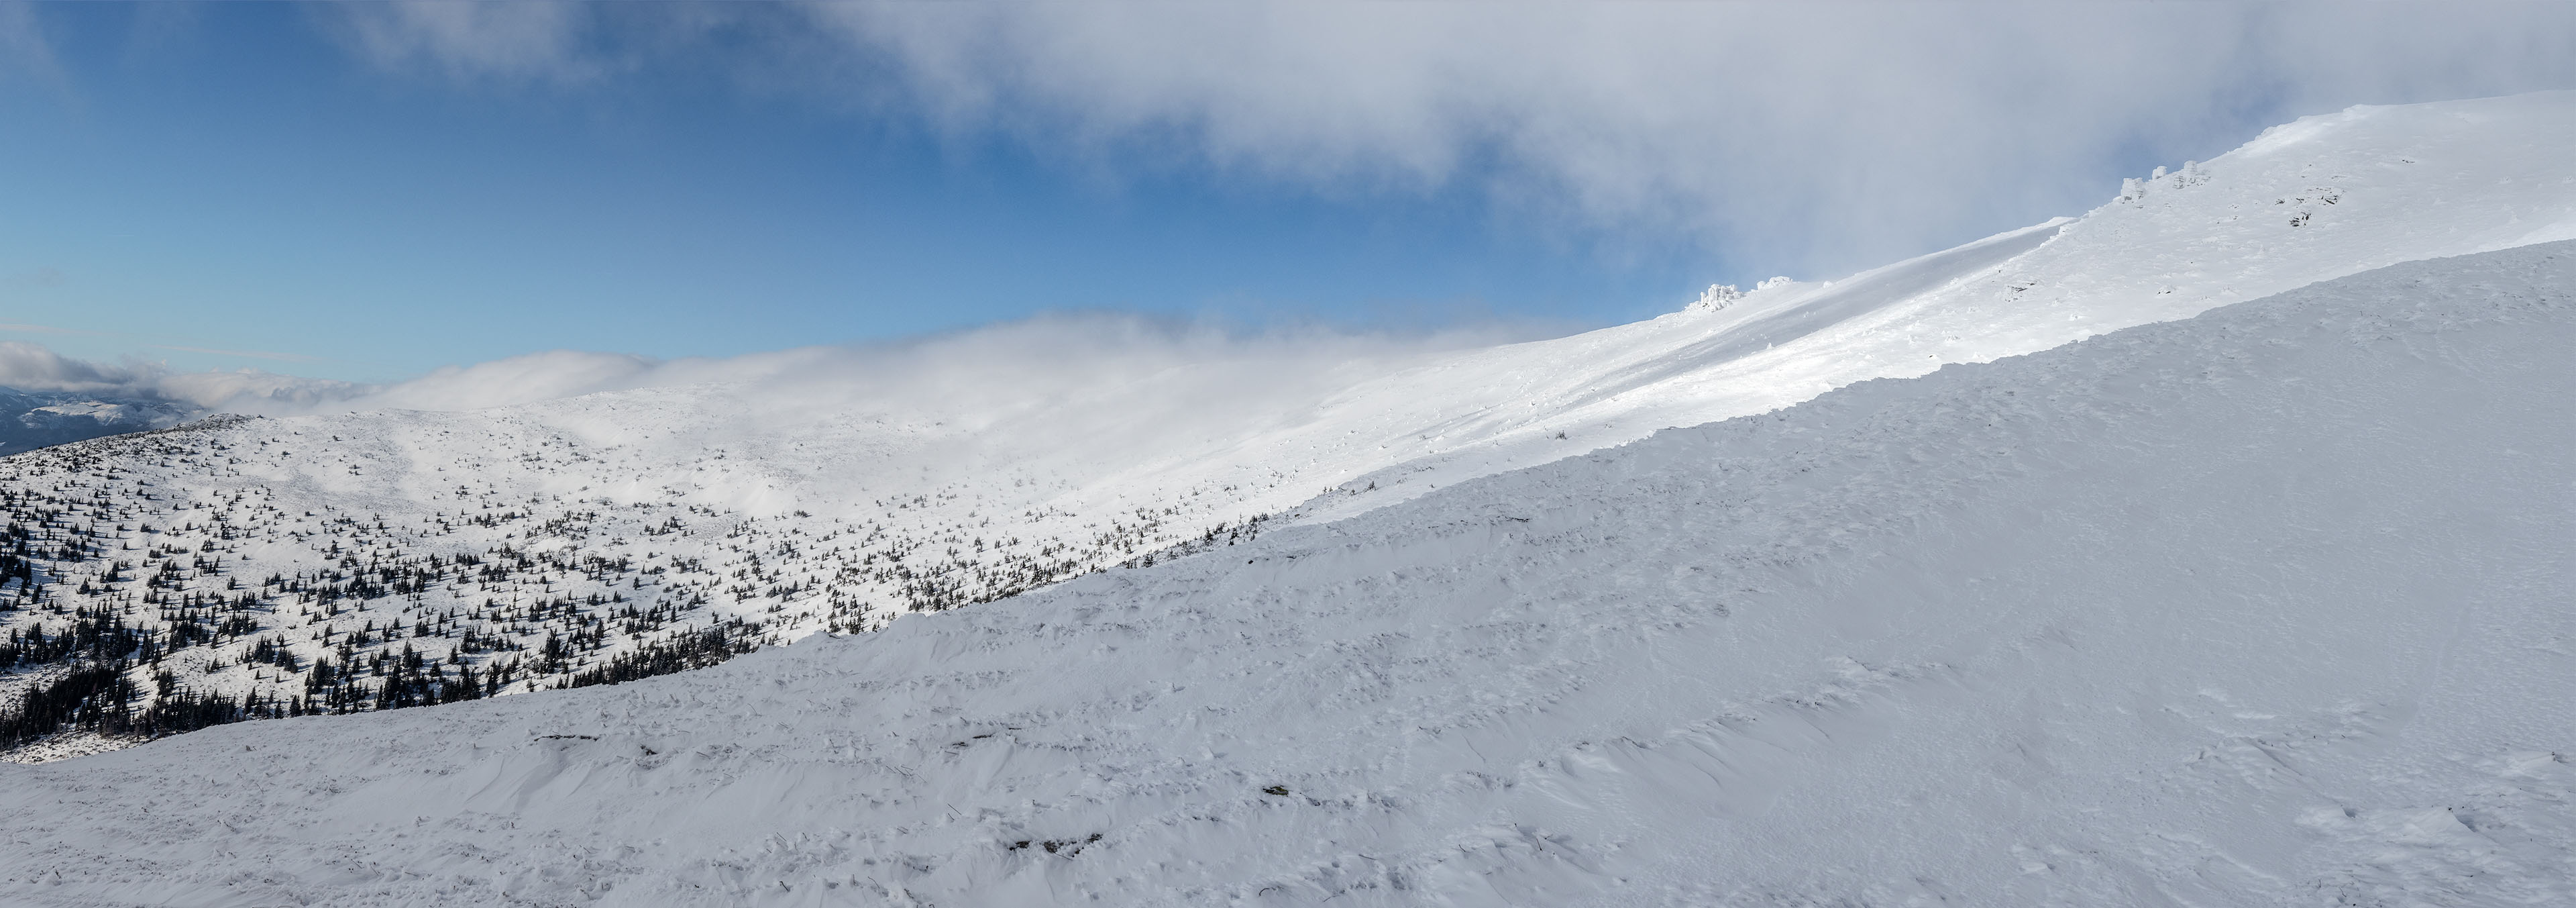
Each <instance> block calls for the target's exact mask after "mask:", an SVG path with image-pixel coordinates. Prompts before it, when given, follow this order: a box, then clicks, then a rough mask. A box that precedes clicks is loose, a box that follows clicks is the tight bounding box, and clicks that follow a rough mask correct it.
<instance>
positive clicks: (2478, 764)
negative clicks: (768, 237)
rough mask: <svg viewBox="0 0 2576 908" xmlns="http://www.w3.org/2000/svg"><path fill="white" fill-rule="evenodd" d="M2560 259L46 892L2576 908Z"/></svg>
mask: <svg viewBox="0 0 2576 908" xmlns="http://www.w3.org/2000/svg"><path fill="white" fill-rule="evenodd" d="M2570 288H2576V243H2556V244H2550V245H2546V246H2538V247H2532V248H2526V249H2517V250H2510V251H2505V252H2497V253H2490V254H2484V255H2478V256H2472V257H2466V258H2457V259H2445V260H2437V261H2427V262H2416V263H2409V264H2403V265H2398V266H2395V267H2390V268H2386V269H2382V270H2378V271H2374V272H2371V273H2368V274H2364V275H2360V276H2357V277H2352V278H2347V279H2343V280H2338V281H2335V282H2331V283H2327V284H2322V285H2318V286H2314V287H2309V288H2305V289H2301V290H2297V291H2293V292H2290V293H2286V294H2282V295H2279V296H2277V297H2274V298H2271V299H2267V300H2263V301H2260V302H2255V303H2248V304H2244V305H2237V306H2231V307H2228V308H2225V309H2222V310H2219V311H2216V312H2213V313H2210V314H2207V315H2203V316H2201V317H2199V318H2196V319H2192V320H2188V321H2181V322H2172V323H2165V324H2158V325H2152V326H2146V327H2141V328H2135V329H2130V330H2126V331H2122V332H2118V333H2114V334H2110V335H2107V336H2103V337H2097V338H2094V339H2092V340H2089V341H2087V342H2084V343H2081V344H2076V345H2072V346H2068V347H2063V348H2059V349H2055V350H2050V351H2047V352H2043V353H2038V354H2033V355H2028V356H2021V357H2016V358H2012V359H2008V360H2005V361H2001V362H1996V363H1991V364H1985V365H1975V366H1953V367H1948V368H1944V369H1941V370H1940V371H1938V372H1936V373H1934V374H1932V375H1929V376H1925V377H1922V378H1918V379H1913V380H1905V381H1873V382H1866V383H1863V384H1860V385H1856V386H1854V387H1850V388H1846V389H1842V390H1839V391H1835V392H1833V393H1830V394H1827V395H1825V396H1823V397H1820V398H1818V399H1816V400H1813V401H1810V402H1808V403H1805V404H1802V405H1799V406H1796V407H1793V408H1789V409H1786V410H1783V411H1780V412H1776V413H1772V414H1769V415H1763V416H1756V417H1748V418H1741V419H1735V420H1730V421H1727V422H1723V423H1718V424H1714V425H1709V426H1703V427H1699V428H1691V429H1679V430H1672V431H1666V432H1661V433H1658V434H1656V435H1655V436H1654V437H1652V438H1650V439H1647V440H1643V441H1640V442H1637V443H1634V444H1630V445H1626V446H1622V447H1619V448H1615V449H1611V450H1605V451H1600V452H1595V453H1592V454H1588V455H1585V456H1581V457H1576V458H1572V459H1567V460H1563V461H1560V462H1556V463H1551V464H1547V465H1544V466H1539V467H1534V468H1529V469H1524V470H1519V471H1515V472H1508V473H1503V474H1500V475H1495V476H1491V477H1486V478H1482V479H1477V480H1473V481H1469V482H1464V483H1460V484H1457V485H1454V486H1449V487H1444V488H1442V489H1440V490H1438V491H1436V492H1432V493H1428V494H1424V495H1421V496H1419V497H1416V498H1414V499H1412V500H1411V501H1408V502H1406V503H1404V504H1402V505H1399V506H1395V507H1389V508H1384V509H1380V510H1377V511H1374V512H1371V513H1367V514H1364V515H1360V516H1357V517H1353V518H1349V519H1346V520H1341V521H1338V522H1332V523H1327V524H1321V525H1306V526H1298V527H1294V528H1290V529H1287V530H1283V531H1279V532H1275V533H1272V534H1268V535H1265V536H1263V537H1262V538H1261V539H1259V540H1256V541H1253V542H1249V543H1245V544H1242V545H1238V546H1234V547H1231V548H1225V549H1220V550H1217V551H1213V552H1208V553H1204V554H1200V555H1195V556H1190V557H1185V558H1181V559H1178V560H1174V561H1168V562H1165V563H1163V564H1160V565H1156V566H1154V567H1150V568H1143V569H1136V570H1119V571H1112V572H1109V573H1106V574H1098V575H1093V576H1089V577H1085V578H1083V579H1080V580H1077V581H1073V582H1070V583H1066V584H1063V585H1059V586H1057V587H1054V588H1051V589H1048V590H1045V591H1041V592H1038V593H1034V594H1030V595H1027V596H1023V597H1020V598H1018V599H1015V600H1010V601H1005V602H998V603H993V604H989V605H984V606H978V607H976V608H972V609H965V610H961V611H956V612H950V613H944V614H936V615H923V616H913V617H906V618H904V619H903V620H900V621H898V622H896V623H895V624H894V625H893V626H892V627H891V628H890V629H888V630H886V631H884V632H882V633H876V634H859V635H851V636H845V637H841V636H817V637H812V638H809V639H807V640H805V641H804V642H801V643H798V644H796V645H794V646H791V647H785V648H781V649H773V650H769V651H765V652H762V653H759V654H755V655H752V656H748V657H744V658H742V659H739V660H736V661H734V662H732V663H728V664H726V665H724V666H721V667H719V668H715V669H710V670H706V671H701V672H692V673H687V674H682V675H673V676H666V677H661V678H655V679H651V680H647V681H641V682H635V683H630V684H625V685H618V686H613V687H596V688H585V689H580V690H574V691H568V692H562V693H555V694H548V695H544V696H528V697H511V698H505V699H501V700H489V701H480V702H474V703H466V704H457V705H453V706H441V707H431V708H422V709H411V710H402V711H397V712H388V713H377V714H372V715H363V716H354V717H345V718H330V719H310V718H308V719H288V720H281V721H267V722H253V723H245V724H240V725H230V726H223V727H219V728H214V729H210V730H206V731H202V732H197V733H194V734H189V735H184V736H180V737H176V738H170V739H165V740H162V741H158V742H154V743H151V744H146V745H143V746H140V747H136V748H133V749H130V750H125V751H121V752H117V753H111V754H105V755H100V756H93V757H87V758H82V759H78V760H72V761H66V762H62V763H55V764H48V765H44V766H7V765H0V816H6V817H8V818H10V819H9V820H8V823H7V830H6V839H5V842H6V845H5V848H4V849H0V901H5V902H8V903H11V904H25V905H62V906H69V905H84V906H86V905H127V904H170V905H209V906H211V905H275V904H332V905H457V904H522V905H575V904H608V905H781V906H786V905H845V904H846V905H879V904H896V905H948V906H970V905H1042V904H1095V903H1096V904H1110V905H1193V906H1195V905H1211V904H1244V905H1308V904H1328V905H1335V906H1343V905H1362V906H1365V905H1388V906H1395V905H1461V906H1466V905H1708V904H1745V905H1780V904H1837V905H1897V904H1929V903H1950V904H1974V905H2013V904H2029V905H2040V904H2085V905H2166V904H2201V905H2219V904H2224V905H2246V904H2426V905H2525V904H2568V903H2570V902H2571V901H2576V882H2571V881H2576V809H2571V807H2570V798H2571V796H2576V766H2572V765H2571V764H2570V760H2571V759H2576V612H2571V611H2570V609H2569V608H2568V603H2569V602H2571V601H2576V588H2571V578H2570V575H2569V571H2568V568H2569V558H2568V549H2567V540H2569V539H2571V538H2576V488H2571V483H2570V477H2571V476H2576V446H2571V445H2569V444H2568V440H2569V439H2568V427H2569V426H2571V425H2576V367H2571V361H2570V358H2569V355H2568V353H2569V351H2570V350H2576V298H2571V293H2570Z"/></svg>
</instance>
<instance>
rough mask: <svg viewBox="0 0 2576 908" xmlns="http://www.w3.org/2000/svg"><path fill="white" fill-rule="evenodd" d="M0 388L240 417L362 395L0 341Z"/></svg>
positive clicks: (334, 386)
mask: <svg viewBox="0 0 2576 908" xmlns="http://www.w3.org/2000/svg"><path fill="white" fill-rule="evenodd" d="M0 388H10V389H14V390H18V391H37V392H56V393H63V394H76V395H87V396H94V397H98V398H101V399H110V400H125V401H140V402H146V403H159V404H177V405H181V406H186V407H191V408H196V409H200V410H209V411H212V410H241V411H244V412H250V411H257V410H263V409H294V408H303V407H314V406H322V405H327V404H328V403H330V402H332V401H337V400H344V399H348V398H350V397H353V396H356V395H358V394H360V393H363V392H364V391H365V386H362V385H355V384H351V383H349V382H344V381H332V380H330V379H321V378H304V377H301V376H295V375H279V374H276V373H273V372H261V371H257V370H252V369H242V370H238V371H229V372H227V371H207V372H177V371H172V370H171V369H170V368H169V367H168V366H164V365H161V364H159V363H153V362H145V361H140V360H129V361H127V362H124V363H121V364H114V365H111V364H107V363H98V362H92V361H90V360H84V359H74V358H72V357H68V356H64V355H62V354H59V353H56V352H54V351H53V350H51V349H49V348H47V347H45V346H43V345H41V344H31V343H26V342H23V341H0Z"/></svg>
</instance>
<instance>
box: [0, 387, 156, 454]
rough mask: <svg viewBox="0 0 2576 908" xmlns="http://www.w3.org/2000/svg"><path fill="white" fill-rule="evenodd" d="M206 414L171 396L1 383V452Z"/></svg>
mask: <svg viewBox="0 0 2576 908" xmlns="http://www.w3.org/2000/svg"><path fill="white" fill-rule="evenodd" d="M202 415H204V413H203V411H200V410H197V409H196V408H193V407H189V406H187V405H185V404H178V403H172V402H170V401H162V400H137V399H130V398H122V397H117V396H113V395H106V396H102V395H97V394H81V393H72V392H64V391H24V390H19V389H15V388H0V455H7V454H17V453H21V452H25V451H32V450H35V449H37V448H42V447H47V446H51V445H59V444H69V443H71V442H75V441H85V440H88V439H92V438H98V437H101V436H107V435H120V434H124V433H127V432H143V431H148V430H152V429H166V428H169V427H171V426H174V425H177V424H179V423H181V422H184V421H187V420H188V419H191V418H194V417H197V416H202Z"/></svg>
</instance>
